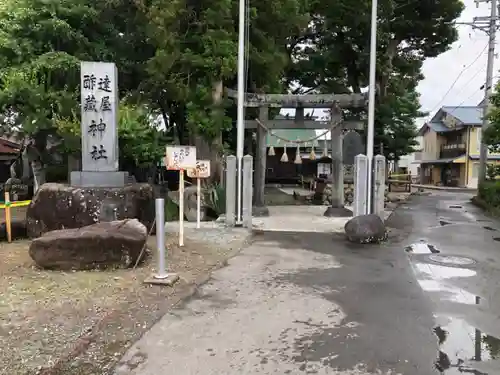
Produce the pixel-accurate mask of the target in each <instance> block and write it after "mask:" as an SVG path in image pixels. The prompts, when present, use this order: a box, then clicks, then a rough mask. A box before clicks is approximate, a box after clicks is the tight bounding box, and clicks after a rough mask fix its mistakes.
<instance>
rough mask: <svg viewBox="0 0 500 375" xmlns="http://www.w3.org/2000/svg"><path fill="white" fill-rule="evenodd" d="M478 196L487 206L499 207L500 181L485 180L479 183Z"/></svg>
mask: <svg viewBox="0 0 500 375" xmlns="http://www.w3.org/2000/svg"><path fill="white" fill-rule="evenodd" d="M478 197H479V198H480V199H481V200H482V201H483V202H485V203H486V204H488V205H489V206H492V207H495V208H500V181H487V182H484V183H482V184H480V185H479V188H478Z"/></svg>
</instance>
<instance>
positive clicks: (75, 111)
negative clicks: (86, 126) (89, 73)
mask: <svg viewBox="0 0 500 375" xmlns="http://www.w3.org/2000/svg"><path fill="white" fill-rule="evenodd" d="M126 5H128V6H129V7H132V9H129V10H128V12H123V11H124V10H125V9H126V8H127V6H126ZM134 9H136V10H137V12H136V13H133V11H134ZM118 10H119V11H121V12H122V13H120V12H118ZM119 14H122V19H121V22H120V20H118V18H119V16H118V15H119ZM140 14H141V13H140V12H139V10H138V9H137V8H134V6H133V2H130V1H127V0H122V1H118V0H112V1H109V2H92V1H89V0H75V1H73V0H5V1H3V2H2V6H1V7H0V18H1V19H2V23H1V24H0V51H1V54H0V112H1V113H2V114H3V118H4V121H3V123H2V124H1V125H2V131H3V132H4V133H13V132H16V133H17V134H18V135H19V136H20V137H22V138H28V139H30V143H29V145H28V155H29V158H30V162H31V165H32V168H33V172H34V175H35V185H40V184H42V183H43V182H44V181H45V167H46V165H47V164H50V162H51V153H50V152H49V151H48V140H49V139H50V138H52V139H53V138H54V136H56V135H57V132H56V126H55V123H56V121H58V119H59V120H60V119H65V120H67V121H73V122H76V121H77V119H78V117H79V84H80V78H79V77H80V69H79V63H80V61H81V60H96V61H118V62H119V63H121V65H122V66H123V67H124V69H123V70H121V75H120V87H121V89H122V96H123V95H124V96H126V95H127V94H128V92H129V91H130V86H133V85H135V84H136V82H135V81H134V77H136V76H140V74H139V73H140V68H137V67H140V62H141V61H138V60H139V58H142V63H144V61H145V60H147V59H148V58H149V56H148V53H150V54H152V53H151V52H150V51H146V50H145V49H147V43H145V44H146V47H139V44H140V43H138V40H137V39H141V38H140V36H141V34H140V32H139V31H140V30H141V29H140V28H137V29H138V30H139V31H136V30H134V31H133V33H132V32H131V31H130V30H133V29H134V25H137V24H141V22H142V23H143V24H145V22H144V21H143V20H141V19H140V16H139V15H140ZM123 17H129V18H128V19H127V20H124V19H123ZM142 29H144V27H143V28H142ZM131 42H133V43H134V44H135V45H137V48H133V47H132V48H131V45H130V43H131ZM70 148H71V147H70Z"/></svg>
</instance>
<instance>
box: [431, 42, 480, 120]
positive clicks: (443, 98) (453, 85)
mask: <svg viewBox="0 0 500 375" xmlns="http://www.w3.org/2000/svg"><path fill="white" fill-rule="evenodd" d="M488 46H489V43H487V44H486V45H485V46H484V48H483V49H482V50H481V52H480V53H479V54H478V55H477V56H476V58H475V59H474V61H472V62H471V63H470V64H469V65H467V66H465V67H464V68H463V69H462V70H461V71H460V73H459V74H458V76H457V78H455V80H454V81H453V83H452V84H451V86H450V87H449V89H448V91H446V93H445V94H444V95H443V96H442V98H441V100H440V101H439V102H438V103H437V104H436V105H435V106H434V108H432V110H430V111H429V113H430V114H431V113H432V112H434V111H435V110H436V109H437V108H439V106H440V105H441V104H442V103H443V101H444V100H445V99H446V97H447V96H448V94H449V93H450V92H451V90H453V88H454V87H455V85H456V84H457V82H458V80H459V79H460V78H461V77H462V75H463V74H464V73H465V72H466V71H467V70H468V69H469V68H470V67H471V66H472V65H474V64H475V63H476V62H477V61H478V60H479V58H480V57H481V56H482V55H483V53H484V51H486V49H487V48H488ZM477 74H479V73H477ZM477 74H476V75H477Z"/></svg>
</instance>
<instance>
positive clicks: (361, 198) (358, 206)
mask: <svg viewBox="0 0 500 375" xmlns="http://www.w3.org/2000/svg"><path fill="white" fill-rule="evenodd" d="M367 171H368V158H367V156H366V155H363V154H360V155H356V156H355V157H354V201H353V206H354V207H353V208H354V212H353V214H354V216H360V215H366V212H367V211H366V194H367V190H366V183H367V180H366V176H367Z"/></svg>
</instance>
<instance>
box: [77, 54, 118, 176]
mask: <svg viewBox="0 0 500 375" xmlns="http://www.w3.org/2000/svg"><path fill="white" fill-rule="evenodd" d="M81 110H82V123H81V129H82V170H83V171H93V172H110V171H118V131H117V115H118V74H117V70H116V65H115V64H114V63H105V62H89V61H82V62H81Z"/></svg>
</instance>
